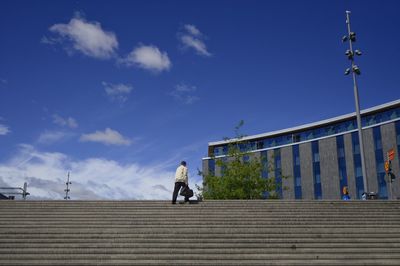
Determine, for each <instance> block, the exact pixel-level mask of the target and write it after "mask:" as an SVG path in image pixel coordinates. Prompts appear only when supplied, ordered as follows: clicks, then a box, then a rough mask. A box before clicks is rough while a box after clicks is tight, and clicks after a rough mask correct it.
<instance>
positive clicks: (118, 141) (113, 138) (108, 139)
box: [80, 128, 132, 146]
mask: <svg viewBox="0 0 400 266" xmlns="http://www.w3.org/2000/svg"><path fill="white" fill-rule="evenodd" d="M80 141H82V142H89V141H90V142H100V143H103V144H106V145H124V146H129V145H130V144H131V143H132V141H131V140H130V139H128V138H125V137H124V136H122V135H121V134H120V133H119V132H118V131H115V130H112V129H111V128H106V129H105V130H104V131H96V132H94V133H91V134H83V135H82V136H81V137H80Z"/></svg>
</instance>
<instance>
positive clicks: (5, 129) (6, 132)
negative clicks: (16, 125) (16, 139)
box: [0, 124, 11, 136]
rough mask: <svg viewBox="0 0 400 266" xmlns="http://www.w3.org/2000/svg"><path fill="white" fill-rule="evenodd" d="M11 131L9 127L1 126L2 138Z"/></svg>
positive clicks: (0, 133)
mask: <svg viewBox="0 0 400 266" xmlns="http://www.w3.org/2000/svg"><path fill="white" fill-rule="evenodd" d="M10 132H11V131H10V129H9V128H8V126H6V125H3V124H0V136H1V135H7V134H8V133H10Z"/></svg>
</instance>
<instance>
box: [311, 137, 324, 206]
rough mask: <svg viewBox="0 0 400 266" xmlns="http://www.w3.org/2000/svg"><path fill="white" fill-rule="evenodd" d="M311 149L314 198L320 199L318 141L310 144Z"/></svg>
mask: <svg viewBox="0 0 400 266" xmlns="http://www.w3.org/2000/svg"><path fill="white" fill-rule="evenodd" d="M311 149H312V161H313V176H314V198H315V199H322V187H321V168H320V164H319V145H318V141H313V142H311Z"/></svg>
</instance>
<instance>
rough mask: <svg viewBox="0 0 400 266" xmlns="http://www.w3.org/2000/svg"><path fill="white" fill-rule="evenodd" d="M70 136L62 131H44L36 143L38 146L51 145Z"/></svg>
mask: <svg viewBox="0 0 400 266" xmlns="http://www.w3.org/2000/svg"><path fill="white" fill-rule="evenodd" d="M70 136H71V134H68V133H66V132H62V131H45V132H43V133H42V134H40V136H39V138H38V140H37V142H38V143H40V144H53V143H55V142H59V141H61V140H64V139H66V138H68V137H70Z"/></svg>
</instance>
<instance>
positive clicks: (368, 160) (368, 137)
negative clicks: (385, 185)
mask: <svg viewBox="0 0 400 266" xmlns="http://www.w3.org/2000/svg"><path fill="white" fill-rule="evenodd" d="M363 137H364V155H365V167H366V171H367V179H368V189H369V191H374V192H378V177H377V174H376V162H375V146H374V135H373V130H372V128H368V129H363Z"/></svg>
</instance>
